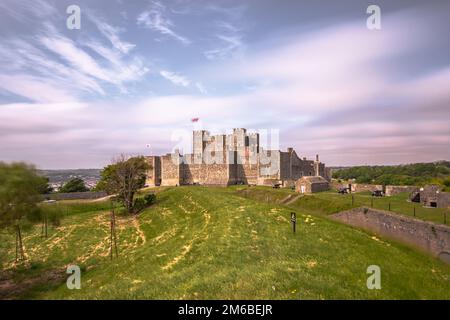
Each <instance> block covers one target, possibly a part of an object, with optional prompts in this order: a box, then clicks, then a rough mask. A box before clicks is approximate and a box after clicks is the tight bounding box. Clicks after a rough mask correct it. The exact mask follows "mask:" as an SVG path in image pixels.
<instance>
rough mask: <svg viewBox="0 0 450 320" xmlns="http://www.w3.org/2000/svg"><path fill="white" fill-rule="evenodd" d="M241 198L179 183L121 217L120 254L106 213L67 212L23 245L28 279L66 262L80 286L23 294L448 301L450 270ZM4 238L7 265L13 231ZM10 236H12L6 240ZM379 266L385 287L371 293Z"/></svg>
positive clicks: (363, 237)
mask: <svg viewBox="0 0 450 320" xmlns="http://www.w3.org/2000/svg"><path fill="white" fill-rule="evenodd" d="M289 216H290V212H289V210H288V209H286V208H283V207H279V206H277V205H274V204H267V203H263V202H260V201H255V200H252V199H246V198H243V197H240V196H237V195H235V192H234V191H233V189H230V188H204V187H177V188H172V189H168V190H165V191H163V192H161V193H159V194H158V203H157V204H156V205H155V206H153V207H152V208H149V209H147V210H146V211H144V212H143V213H141V214H140V215H139V217H138V218H132V217H121V218H120V219H119V221H118V235H119V251H120V252H119V255H120V256H119V258H118V259H114V260H113V261H112V262H111V261H110V260H109V256H108V246H109V244H108V241H109V237H108V234H109V233H108V232H109V231H108V230H109V229H108V228H109V220H108V213H107V212H105V211H102V210H100V211H92V212H85V213H79V214H74V215H70V216H68V217H67V218H65V219H64V220H63V224H62V226H61V227H59V228H58V229H57V230H56V232H54V233H51V235H50V238H49V239H48V240H42V239H41V238H40V237H39V226H36V227H35V228H34V229H32V230H29V231H27V234H26V239H25V246H26V250H27V252H28V254H29V256H30V258H31V259H32V261H34V262H33V263H34V266H35V267H34V270H29V269H27V270H22V271H20V272H17V274H16V275H15V279H16V281H23V279H27V277H31V275H37V274H42V273H43V272H46V270H53V269H56V268H64V266H65V265H67V264H69V263H78V264H79V265H80V266H82V270H83V272H82V289H81V290H68V289H67V288H66V285H65V283H62V284H59V285H50V284H44V285H42V284H41V285H37V286H34V287H33V288H30V290H27V291H26V292H24V293H22V294H21V297H27V298H39V299H41V298H44V299H55V298H56V299H91V298H93V299H119V298H121V299H353V298H356V299H387V298H392V299H406V298H407V299H437V298H440V299H450V268H449V267H448V266H445V265H444V264H442V263H441V262H439V261H437V260H435V259H433V258H430V257H428V256H425V255H423V254H421V253H418V252H416V251H414V250H412V249H409V248H406V247H403V246H401V245H397V244H391V243H388V242H385V241H382V240H380V239H378V238H376V237H372V236H370V235H368V234H366V233H364V232H361V231H358V230H355V229H352V228H350V227H347V226H345V225H341V224H339V223H335V222H332V221H329V220H326V219H323V218H320V217H315V216H309V215H306V214H302V213H301V212H298V213H297V217H298V221H299V223H298V228H297V233H296V234H295V235H294V234H293V233H292V231H291V227H290V222H289ZM5 237H6V235H2V236H1V239H0V240H1V242H3V245H2V246H1V247H0V253H1V255H2V256H3V258H2V260H1V261H0V262H1V263H2V268H3V270H4V271H5V270H6V269H8V268H9V267H10V263H9V261H11V260H12V259H13V254H14V248H13V243H14V242H13V240H14V239H13V238H11V237H10V238H5ZM7 239H8V241H9V242H8V241H6V240H7ZM373 264H375V265H379V266H380V267H381V272H382V289H381V290H368V289H367V287H366V279H367V276H368V275H367V274H366V269H367V267H368V266H369V265H373Z"/></svg>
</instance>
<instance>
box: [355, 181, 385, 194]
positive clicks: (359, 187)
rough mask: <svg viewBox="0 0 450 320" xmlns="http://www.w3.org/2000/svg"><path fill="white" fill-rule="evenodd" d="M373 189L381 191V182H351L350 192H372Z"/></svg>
mask: <svg viewBox="0 0 450 320" xmlns="http://www.w3.org/2000/svg"><path fill="white" fill-rule="evenodd" d="M375 190H381V191H383V186H382V185H381V184H361V183H352V192H364V191H370V192H374V191H375Z"/></svg>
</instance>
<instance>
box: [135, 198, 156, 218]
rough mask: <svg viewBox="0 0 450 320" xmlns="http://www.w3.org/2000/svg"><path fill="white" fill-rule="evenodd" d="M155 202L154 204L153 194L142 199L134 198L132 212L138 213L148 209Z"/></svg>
mask: <svg viewBox="0 0 450 320" xmlns="http://www.w3.org/2000/svg"><path fill="white" fill-rule="evenodd" d="M155 202H156V195H155V194H153V193H150V194H147V195H146V196H145V197H143V198H136V199H135V200H134V204H133V212H134V213H139V212H141V211H142V210H144V209H145V208H148V207H150V206H151V205H152V204H154V203H155Z"/></svg>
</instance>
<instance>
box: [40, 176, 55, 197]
mask: <svg viewBox="0 0 450 320" xmlns="http://www.w3.org/2000/svg"><path fill="white" fill-rule="evenodd" d="M42 179H43V180H44V181H45V184H44V183H43V184H42V186H41V187H40V188H39V193H40V194H48V193H52V192H53V187H52V186H51V185H50V183H49V179H48V177H42Z"/></svg>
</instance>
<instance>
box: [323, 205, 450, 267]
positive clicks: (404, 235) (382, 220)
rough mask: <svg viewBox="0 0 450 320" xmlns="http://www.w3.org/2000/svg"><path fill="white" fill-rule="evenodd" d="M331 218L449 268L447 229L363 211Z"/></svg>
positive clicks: (449, 231)
mask: <svg viewBox="0 0 450 320" xmlns="http://www.w3.org/2000/svg"><path fill="white" fill-rule="evenodd" d="M330 217H331V218H332V219H334V220H337V221H340V222H343V223H345V224H348V225H351V226H354V227H359V228H362V229H365V230H369V231H372V232H374V233H377V234H380V235H382V236H385V237H388V238H392V239H395V240H398V241H401V242H404V243H406V244H409V245H412V246H414V247H416V248H419V249H422V250H424V251H426V252H429V253H431V254H432V255H433V256H435V257H439V258H440V259H441V260H443V261H445V262H446V263H449V264H450V227H448V226H445V225H440V224H435V223H432V222H426V221H422V220H418V219H414V218H410V217H407V216H402V215H400V214H394V213H390V212H388V211H383V210H376V209H371V208H365V207H361V208H355V209H351V210H348V211H342V212H339V213H336V214H334V215H332V216H330Z"/></svg>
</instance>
